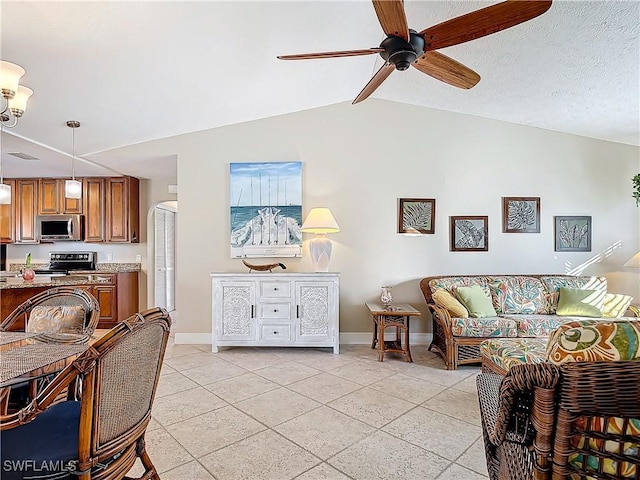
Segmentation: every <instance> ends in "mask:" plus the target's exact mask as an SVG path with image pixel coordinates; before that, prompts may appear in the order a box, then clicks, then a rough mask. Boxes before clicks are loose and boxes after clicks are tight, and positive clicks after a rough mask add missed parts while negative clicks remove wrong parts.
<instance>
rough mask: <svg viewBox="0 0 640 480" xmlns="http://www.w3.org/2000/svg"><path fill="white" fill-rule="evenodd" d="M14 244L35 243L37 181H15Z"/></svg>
mask: <svg viewBox="0 0 640 480" xmlns="http://www.w3.org/2000/svg"><path fill="white" fill-rule="evenodd" d="M15 197H16V200H15V201H16V209H15V212H14V213H15V219H16V220H15V221H16V242H17V243H36V241H37V239H36V212H37V211H38V209H37V203H38V181H37V180H36V179H26V180H16V195H15Z"/></svg>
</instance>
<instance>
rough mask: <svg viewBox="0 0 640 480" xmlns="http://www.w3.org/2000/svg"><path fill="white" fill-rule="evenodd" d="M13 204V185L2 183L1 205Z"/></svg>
mask: <svg viewBox="0 0 640 480" xmlns="http://www.w3.org/2000/svg"><path fill="white" fill-rule="evenodd" d="M10 203H11V185H7V184H6V183H0V205H9V204H10Z"/></svg>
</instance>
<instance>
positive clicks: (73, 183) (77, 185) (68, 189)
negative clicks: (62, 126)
mask: <svg viewBox="0 0 640 480" xmlns="http://www.w3.org/2000/svg"><path fill="white" fill-rule="evenodd" d="M67 127H69V128H71V145H72V147H71V148H72V153H73V156H72V157H71V180H66V181H65V182H64V196H65V197H66V198H78V199H80V198H82V182H79V181H78V180H76V168H75V167H76V165H75V161H76V128H79V127H80V122H77V121H75V120H69V121H68V122H67Z"/></svg>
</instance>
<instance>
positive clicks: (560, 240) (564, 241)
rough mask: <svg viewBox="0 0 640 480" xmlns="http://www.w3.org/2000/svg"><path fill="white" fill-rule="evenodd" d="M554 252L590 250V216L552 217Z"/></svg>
mask: <svg viewBox="0 0 640 480" xmlns="http://www.w3.org/2000/svg"><path fill="white" fill-rule="evenodd" d="M553 220H554V226H555V228H554V238H555V251H556V252H590V251H591V217H589V216H574V217H569V216H567V217H553Z"/></svg>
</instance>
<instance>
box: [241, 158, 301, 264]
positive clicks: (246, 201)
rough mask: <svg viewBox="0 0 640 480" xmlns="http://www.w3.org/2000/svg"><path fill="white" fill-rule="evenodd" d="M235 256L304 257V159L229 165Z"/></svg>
mask: <svg viewBox="0 0 640 480" xmlns="http://www.w3.org/2000/svg"><path fill="white" fill-rule="evenodd" d="M229 174H230V175H229V177H230V182H229V194H230V199H229V205H230V223H231V238H230V243H231V258H251V257H301V256H302V232H301V231H300V228H301V226H302V162H263V163H230V164H229Z"/></svg>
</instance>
